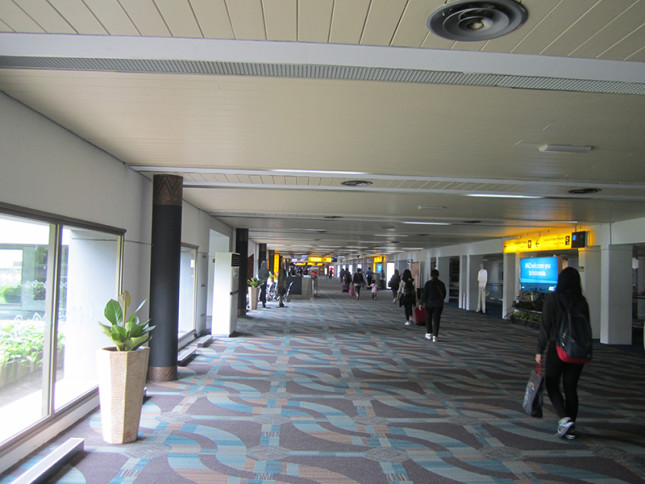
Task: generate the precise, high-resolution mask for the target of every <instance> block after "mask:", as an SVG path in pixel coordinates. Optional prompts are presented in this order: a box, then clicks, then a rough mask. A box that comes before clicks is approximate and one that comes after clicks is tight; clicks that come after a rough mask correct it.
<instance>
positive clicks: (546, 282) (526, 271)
mask: <svg viewBox="0 0 645 484" xmlns="http://www.w3.org/2000/svg"><path fill="white" fill-rule="evenodd" d="M558 268H559V262H558V258H557V257H531V258H527V259H521V260H520V286H521V289H522V291H531V292H552V291H555V286H556V284H557V283H558Z"/></svg>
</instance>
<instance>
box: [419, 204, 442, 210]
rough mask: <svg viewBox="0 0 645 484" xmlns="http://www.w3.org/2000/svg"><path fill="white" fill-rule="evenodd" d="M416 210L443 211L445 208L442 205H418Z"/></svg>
mask: <svg viewBox="0 0 645 484" xmlns="http://www.w3.org/2000/svg"><path fill="white" fill-rule="evenodd" d="M417 209H418V210H445V209H446V207H444V206H442V205H419V206H418V207H417Z"/></svg>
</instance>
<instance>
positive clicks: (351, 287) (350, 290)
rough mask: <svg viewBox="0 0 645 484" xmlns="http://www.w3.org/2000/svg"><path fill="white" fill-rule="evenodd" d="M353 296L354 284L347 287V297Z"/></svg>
mask: <svg viewBox="0 0 645 484" xmlns="http://www.w3.org/2000/svg"><path fill="white" fill-rule="evenodd" d="M354 294H355V292H354V284H350V285H349V296H350V297H354Z"/></svg>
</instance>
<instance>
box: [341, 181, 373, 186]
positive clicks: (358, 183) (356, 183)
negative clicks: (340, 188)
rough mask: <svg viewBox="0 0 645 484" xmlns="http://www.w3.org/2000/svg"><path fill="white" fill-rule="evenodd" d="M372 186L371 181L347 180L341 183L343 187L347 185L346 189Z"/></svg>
mask: <svg viewBox="0 0 645 484" xmlns="http://www.w3.org/2000/svg"><path fill="white" fill-rule="evenodd" d="M371 184H372V182H371V181H369V180H345V181H344V182H341V185H345V186H346V187H365V186H368V185H371Z"/></svg>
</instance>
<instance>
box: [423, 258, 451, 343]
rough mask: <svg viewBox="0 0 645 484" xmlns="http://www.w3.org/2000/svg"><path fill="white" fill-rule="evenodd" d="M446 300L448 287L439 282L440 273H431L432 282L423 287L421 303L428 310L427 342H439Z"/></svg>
mask: <svg viewBox="0 0 645 484" xmlns="http://www.w3.org/2000/svg"><path fill="white" fill-rule="evenodd" d="M445 299H446V285H445V284H444V283H443V282H442V281H440V280H439V271H438V270H437V269H433V270H432V271H430V280H429V281H428V282H426V283H425V285H424V286H423V293H422V294H421V303H422V304H424V305H425V308H426V314H427V316H426V336H425V338H426V339H427V340H432V341H433V342H434V343H436V342H437V337H438V336H439V324H440V323H441V313H442V312H443V302H444V300H445Z"/></svg>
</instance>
